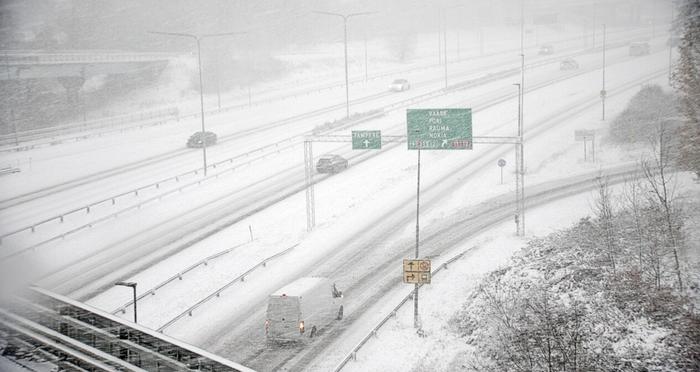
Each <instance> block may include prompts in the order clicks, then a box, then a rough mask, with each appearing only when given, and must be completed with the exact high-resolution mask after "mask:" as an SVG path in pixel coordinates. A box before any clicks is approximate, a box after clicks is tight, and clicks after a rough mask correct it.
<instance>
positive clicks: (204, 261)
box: [112, 242, 249, 314]
mask: <svg viewBox="0 0 700 372" xmlns="http://www.w3.org/2000/svg"><path fill="white" fill-rule="evenodd" d="M248 243H249V242H246V243H241V244H238V245H235V246H233V247H231V248H228V249H225V250H223V251H221V252H217V253H215V254H213V255H211V256H209V257H207V258H204V259H202V260H201V261H199V262H197V263H195V264H194V265H191V266H189V267H187V268H185V269H184V270H182V271H179V272H178V273H177V274H175V275H173V276H171V277H170V278H168V279H166V280H165V281H163V282H161V283H159V284H156V286H155V287H153V288H151V289H149V290H147V291H145V292H144V293H141V294H140V295H138V296H137V297H136V300H137V301H138V300H141V299H143V298H145V297H146V296H148V295H151V296H153V295H155V294H156V291H157V290H159V289H161V288H163V287H165V286H166V285H167V284H169V283H172V282H174V281H175V280H182V277H183V276H184V275H185V274H187V273H188V272H190V271H192V270H194V269H196V268H198V267H200V266H202V265H204V266H206V265H207V264H209V261H211V260H214V259H216V258H219V257H221V256H223V255H225V254H227V253H231V252H232V251H233V250H235V249H236V248H239V247H241V246H244V245H246V244H248ZM133 304H134V300H129V301H128V302H127V303H125V304H124V305H122V306H119V307H118V308H117V309H116V310H114V311H112V314H117V313H119V312H121V313H122V314H124V313H126V308H127V307H129V306H132V305H133Z"/></svg>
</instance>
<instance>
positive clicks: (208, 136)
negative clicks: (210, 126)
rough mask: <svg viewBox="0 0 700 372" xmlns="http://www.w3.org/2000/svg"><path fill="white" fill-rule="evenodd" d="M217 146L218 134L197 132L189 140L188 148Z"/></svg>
mask: <svg viewBox="0 0 700 372" xmlns="http://www.w3.org/2000/svg"><path fill="white" fill-rule="evenodd" d="M214 144H216V133H213V132H197V133H195V134H193V135H191V136H190V139H188V140H187V147H204V146H207V147H209V146H211V145H214Z"/></svg>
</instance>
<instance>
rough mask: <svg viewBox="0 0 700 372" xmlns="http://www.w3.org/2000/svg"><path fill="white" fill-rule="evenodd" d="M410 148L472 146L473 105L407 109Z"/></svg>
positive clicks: (452, 148)
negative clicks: (451, 107) (462, 107)
mask: <svg viewBox="0 0 700 372" xmlns="http://www.w3.org/2000/svg"><path fill="white" fill-rule="evenodd" d="M406 123H407V126H408V128H407V129H408V133H407V137H408V149H409V150H418V149H419V148H420V149H421V150H471V149H472V109H468V108H467V109H444V108H443V109H408V110H406Z"/></svg>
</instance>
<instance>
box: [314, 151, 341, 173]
mask: <svg viewBox="0 0 700 372" xmlns="http://www.w3.org/2000/svg"><path fill="white" fill-rule="evenodd" d="M347 167H348V161H347V160H346V159H345V158H343V157H342V156H340V155H333V154H328V155H323V156H321V158H319V159H318V162H317V163H316V171H318V173H338V172H340V171H342V170H343V169H345V168H347Z"/></svg>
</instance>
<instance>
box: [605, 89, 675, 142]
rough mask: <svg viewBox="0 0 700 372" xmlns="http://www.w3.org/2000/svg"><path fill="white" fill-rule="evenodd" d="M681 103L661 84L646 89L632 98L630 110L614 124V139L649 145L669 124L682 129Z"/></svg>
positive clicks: (612, 129)
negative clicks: (660, 126)
mask: <svg viewBox="0 0 700 372" xmlns="http://www.w3.org/2000/svg"><path fill="white" fill-rule="evenodd" d="M677 117H678V100H677V98H676V96H675V95H674V94H672V93H666V92H664V91H663V89H661V87H660V86H658V85H647V86H644V87H643V88H642V89H641V90H640V91H639V92H637V94H635V95H634V97H632V99H631V100H630V102H629V103H628V104H627V108H625V110H624V111H622V112H621V113H620V114H619V115H618V116H617V117H616V118H615V119H614V120H613V121H612V123H610V136H611V138H612V140H613V141H615V142H619V143H635V142H646V141H647V140H648V138H649V135H650V134H651V135H653V134H654V133H655V132H656V128H657V127H658V126H659V125H660V124H661V123H662V122H665V123H667V125H668V126H669V128H671V129H673V128H676V127H678V125H679V121H678V119H677Z"/></svg>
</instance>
